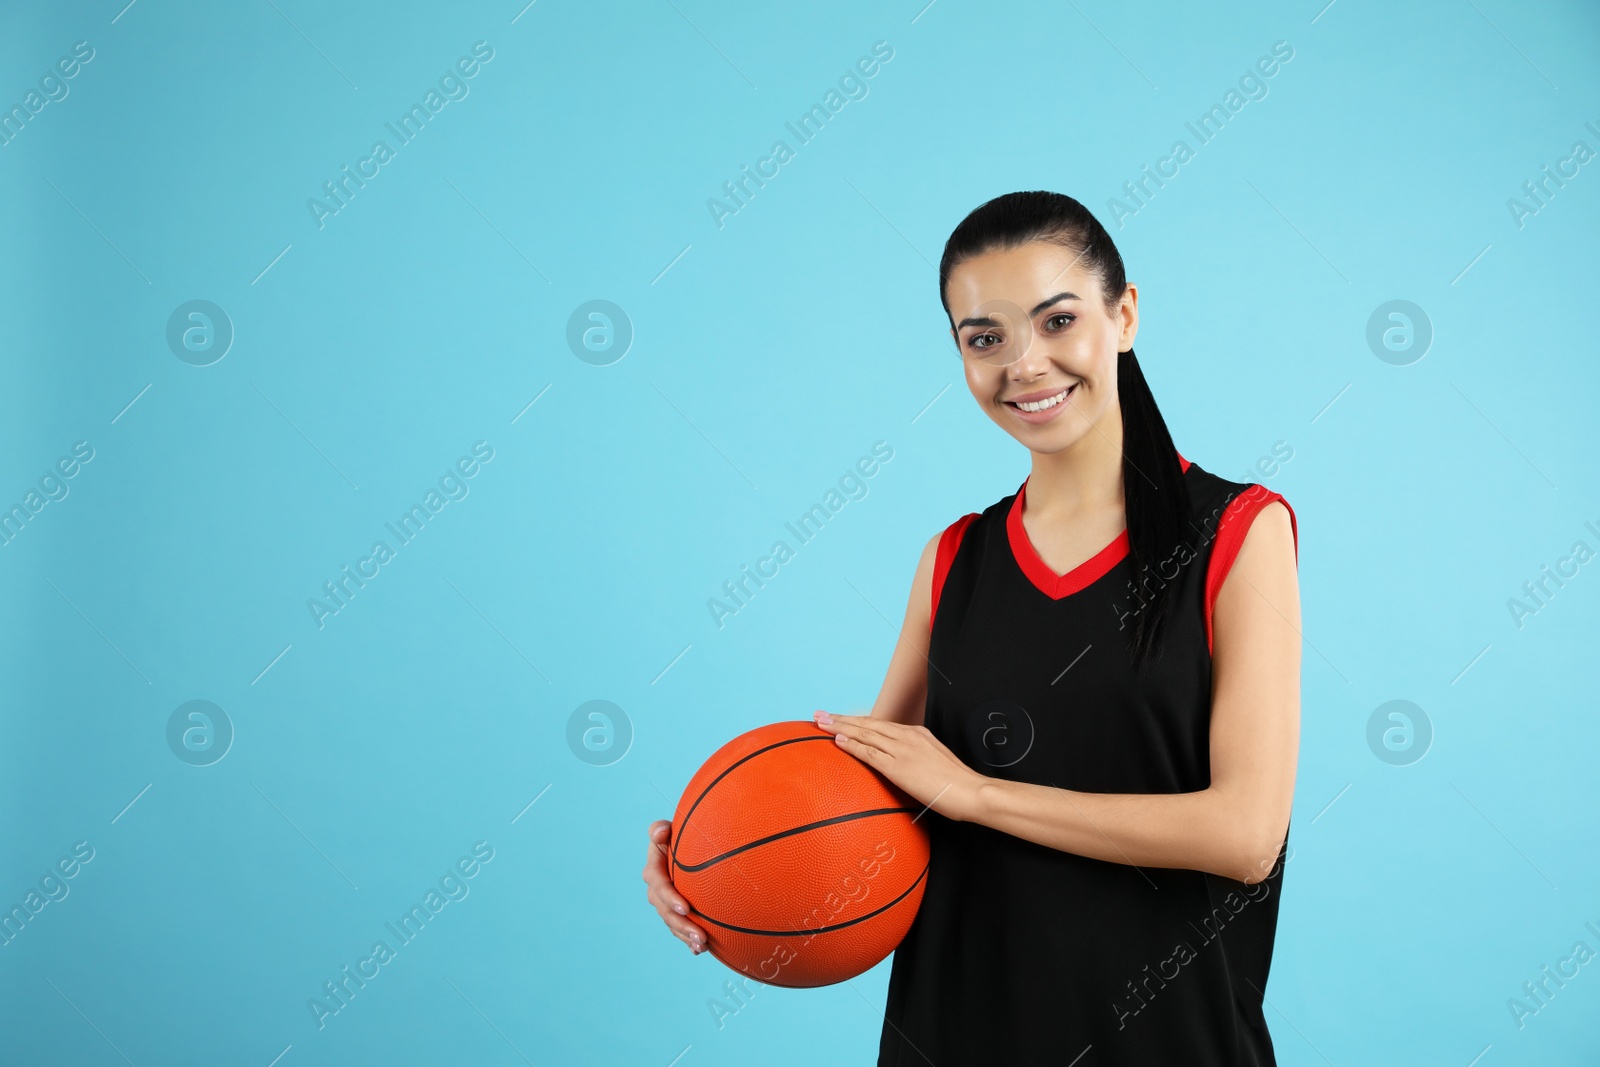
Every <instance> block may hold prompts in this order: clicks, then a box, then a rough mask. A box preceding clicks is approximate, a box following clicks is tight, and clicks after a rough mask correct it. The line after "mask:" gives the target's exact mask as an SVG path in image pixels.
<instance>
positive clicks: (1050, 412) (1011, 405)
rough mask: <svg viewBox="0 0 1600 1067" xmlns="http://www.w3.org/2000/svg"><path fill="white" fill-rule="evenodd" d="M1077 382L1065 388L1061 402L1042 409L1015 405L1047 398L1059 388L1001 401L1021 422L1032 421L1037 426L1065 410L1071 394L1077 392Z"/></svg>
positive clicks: (1053, 394) (1024, 394)
mask: <svg viewBox="0 0 1600 1067" xmlns="http://www.w3.org/2000/svg"><path fill="white" fill-rule="evenodd" d="M1079 384H1080V383H1077V382H1074V383H1073V384H1072V385H1071V386H1069V387H1068V388H1067V395H1066V397H1065V398H1064V399H1063V400H1062V401H1061V403H1059V404H1057V405H1056V406H1055V407H1053V408H1046V409H1045V410H1043V411H1023V410H1022V409H1021V408H1019V407H1017V406H1016V405H1017V404H1018V403H1019V402H1021V403H1029V402H1032V401H1035V400H1045V399H1048V398H1049V397H1052V396H1055V395H1056V394H1057V393H1059V392H1061V390H1060V389H1059V388H1057V389H1050V390H1047V391H1045V392H1040V393H1023V394H1022V395H1021V396H1014V397H1011V398H1010V399H1008V400H1004V401H1001V403H1003V404H1005V406H1006V408H1007V410H1009V411H1010V412H1011V413H1012V414H1013V415H1015V416H1016V417H1017V418H1019V419H1021V420H1022V421H1023V422H1027V423H1032V424H1033V425H1035V426H1037V425H1040V424H1041V423H1046V422H1049V421H1050V420H1052V419H1054V418H1056V417H1057V416H1059V415H1060V414H1061V413H1062V412H1063V411H1066V410H1067V405H1068V402H1069V401H1070V400H1071V399H1072V397H1073V394H1075V393H1076V392H1077V390H1078V385H1079Z"/></svg>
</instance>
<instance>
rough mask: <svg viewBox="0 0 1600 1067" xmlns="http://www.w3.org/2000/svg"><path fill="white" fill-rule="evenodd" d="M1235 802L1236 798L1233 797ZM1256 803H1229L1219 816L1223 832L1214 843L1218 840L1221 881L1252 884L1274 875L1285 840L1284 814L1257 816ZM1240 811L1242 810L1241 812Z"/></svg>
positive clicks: (1280, 860) (1285, 816)
mask: <svg viewBox="0 0 1600 1067" xmlns="http://www.w3.org/2000/svg"><path fill="white" fill-rule="evenodd" d="M1235 800H1237V798H1235ZM1259 806H1261V805H1259V801H1250V803H1230V805H1227V808H1224V811H1222V813H1218V814H1219V816H1221V819H1222V822H1224V827H1226V829H1224V830H1222V833H1219V835H1218V838H1216V840H1219V841H1222V843H1224V846H1222V849H1221V853H1222V856H1221V862H1219V864H1218V867H1219V870H1214V872H1213V873H1219V875H1222V877H1224V878H1232V880H1235V881H1243V883H1245V885H1256V883H1258V881H1266V880H1267V878H1270V877H1272V875H1274V873H1275V870H1277V867H1278V864H1280V862H1282V859H1283V845H1285V841H1286V838H1288V814H1283V816H1282V817H1280V816H1277V814H1275V813H1258V811H1254V808H1259ZM1242 808H1243V809H1242Z"/></svg>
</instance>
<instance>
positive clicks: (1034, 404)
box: [1004, 383, 1078, 412]
mask: <svg viewBox="0 0 1600 1067" xmlns="http://www.w3.org/2000/svg"><path fill="white" fill-rule="evenodd" d="M1077 388H1078V386H1077V383H1073V384H1072V385H1069V386H1067V388H1065V389H1063V390H1061V392H1059V393H1057V394H1056V395H1055V396H1048V397H1045V398H1044V399H1043V400H1030V401H1028V402H1027V403H1024V404H1019V403H1017V402H1016V401H1014V400H1007V401H1004V403H1005V404H1006V405H1008V406H1010V407H1014V408H1016V409H1017V410H1018V411H1027V412H1035V411H1049V410H1050V409H1051V408H1053V407H1055V406H1056V405H1057V404H1061V403H1064V402H1065V401H1066V399H1067V397H1069V396H1071V395H1072V393H1073V390H1075V389H1077Z"/></svg>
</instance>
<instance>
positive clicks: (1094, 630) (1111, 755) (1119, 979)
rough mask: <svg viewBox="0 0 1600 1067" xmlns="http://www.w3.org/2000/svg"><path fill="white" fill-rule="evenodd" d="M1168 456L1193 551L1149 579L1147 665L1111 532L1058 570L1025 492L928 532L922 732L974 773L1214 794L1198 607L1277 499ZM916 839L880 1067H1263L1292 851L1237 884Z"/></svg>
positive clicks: (1204, 629)
mask: <svg viewBox="0 0 1600 1067" xmlns="http://www.w3.org/2000/svg"><path fill="white" fill-rule="evenodd" d="M1178 459H1179V462H1180V464H1181V465H1182V467H1183V470H1184V479H1185V484H1186V486H1187V488H1188V490H1189V494H1190V497H1191V506H1192V523H1191V533H1190V535H1189V538H1188V541H1187V543H1186V544H1185V545H1184V546H1183V547H1182V548H1180V549H1179V550H1178V551H1176V552H1175V553H1174V555H1173V557H1172V558H1171V559H1168V560H1164V561H1160V562H1158V563H1156V564H1154V565H1152V567H1151V571H1150V572H1149V573H1147V575H1146V582H1147V583H1148V582H1154V581H1158V580H1159V581H1161V582H1165V583H1167V584H1168V585H1169V588H1168V590H1167V594H1166V595H1167V596H1169V597H1170V598H1171V602H1170V605H1169V608H1168V611H1169V615H1168V617H1167V619H1166V621H1165V623H1164V638H1163V649H1162V652H1161V655H1160V657H1159V658H1157V659H1155V660H1153V661H1150V662H1148V663H1147V665H1145V666H1144V667H1142V668H1138V669H1136V668H1135V667H1134V666H1133V665H1132V664H1131V662H1130V658H1129V649H1130V647H1131V635H1132V632H1133V623H1134V622H1135V620H1136V617H1137V613H1138V612H1139V611H1140V610H1141V609H1142V605H1143V603H1144V602H1145V597H1142V596H1141V594H1140V591H1139V589H1138V588H1137V587H1136V586H1135V584H1134V577H1135V575H1134V573H1133V568H1132V564H1131V562H1130V560H1129V558H1128V548H1129V543H1128V534H1127V531H1126V530H1124V531H1123V532H1122V534H1120V535H1119V536H1118V538H1117V539H1116V540H1115V541H1113V542H1112V543H1111V544H1110V545H1107V546H1106V547H1105V549H1104V550H1102V551H1101V552H1100V553H1099V554H1097V555H1096V556H1094V557H1093V558H1091V559H1089V560H1087V561H1086V562H1084V563H1083V564H1082V565H1080V566H1078V567H1076V568H1074V569H1073V570H1072V571H1071V572H1070V573H1068V574H1065V575H1058V574H1055V573H1054V572H1052V571H1051V570H1050V568H1049V567H1048V566H1047V565H1046V564H1045V563H1044V561H1043V560H1042V559H1040V557H1039V555H1038V553H1037V552H1036V551H1035V550H1034V548H1033V546H1032V543H1031V542H1030V541H1029V540H1028V535H1027V532H1026V530H1025V529H1024V527H1023V525H1022V501H1023V496H1024V492H1025V490H1026V488H1027V482H1026V481H1024V482H1023V485H1022V487H1020V488H1019V489H1018V490H1017V492H1016V493H1013V494H1012V495H1010V496H1008V497H1006V498H1004V499H1003V500H1000V501H999V502H997V503H995V504H993V505H992V506H990V507H989V508H988V509H986V510H985V511H984V512H983V513H982V514H981V515H980V514H972V515H966V516H963V517H962V518H961V519H960V520H958V521H957V522H955V523H953V524H952V525H951V526H950V527H949V529H947V530H946V531H945V533H944V536H943V537H942V538H941V539H940V546H939V553H938V560H937V563H936V566H935V571H934V583H933V605H932V610H933V628H932V634H931V644H930V647H929V651H928V661H929V666H928V700H927V708H926V714H925V719H924V722H925V724H926V726H927V727H928V729H929V730H930V731H931V732H932V733H933V735H934V736H935V737H937V738H939V740H940V741H942V742H943V743H944V744H945V745H947V746H948V747H949V748H950V749H951V750H952V751H953V752H955V753H956V754H957V755H958V756H960V757H961V759H962V760H963V761H964V762H965V763H967V764H968V765H969V766H971V767H972V768H974V769H975V770H977V771H979V772H981V773H982V774H984V775H987V776H990V777H998V778H1006V779H1011V780H1015V781H1023V782H1033V783H1037V784H1040V785H1050V786H1059V787H1062V788H1066V789H1073V790H1081V791H1085V792H1092V793H1185V792H1192V791H1196V790H1200V789H1204V788H1205V787H1206V786H1207V785H1209V784H1210V778H1211V772H1210V719H1211V607H1212V605H1213V604H1214V603H1215V600H1216V595H1217V591H1218V590H1219V589H1220V588H1221V585H1222V579H1223V578H1224V577H1226V575H1227V571H1228V568H1229V567H1230V566H1231V565H1232V563H1233V560H1234V559H1235V558H1236V557H1237V554H1238V551H1239V547H1240V545H1241V544H1242V543H1243V540H1244V535H1245V532H1246V531H1247V530H1248V528H1249V526H1250V523H1251V521H1252V520H1253V519H1254V517H1255V515H1256V514H1257V513H1258V512H1259V511H1260V510H1261V508H1262V507H1264V506H1265V505H1266V504H1267V503H1268V502H1270V501H1273V500H1277V501H1281V502H1283V503H1284V506H1285V507H1288V502H1287V501H1284V500H1283V498H1282V497H1281V496H1279V495H1278V494H1277V493H1274V492H1271V491H1269V490H1267V489H1265V488H1264V487H1262V486H1260V485H1256V484H1253V483H1243V482H1232V481H1227V480H1225V479H1222V478H1219V477H1217V476H1216V475H1214V474H1211V473H1209V472H1207V471H1205V470H1202V469H1201V468H1200V467H1199V466H1198V465H1197V464H1194V463H1191V462H1190V461H1188V460H1186V459H1184V458H1183V456H1182V455H1179V457H1178ZM1290 517H1291V522H1292V521H1293V511H1292V510H1291V511H1290ZM1295 536H1296V549H1297V554H1298V529H1296V533H1295ZM1145 588H1146V589H1148V588H1150V586H1149V585H1148V584H1147V585H1146V586H1145ZM923 821H925V822H927V823H928V831H929V834H930V836H931V839H932V844H933V850H932V862H931V864H930V866H929V870H928V884H927V888H926V890H925V893H924V896H923V899H922V905H921V908H920V909H919V911H918V913H917V917H916V920H915V922H914V923H913V924H912V926H911V929H910V931H909V932H908V933H907V935H906V938H905V940H904V941H903V942H902V943H901V944H900V946H899V948H898V949H897V950H896V951H895V955H894V963H893V967H892V969H891V971H890V977H889V993H888V1004H887V1009H886V1011H885V1015H884V1025H883V1033H882V1037H881V1040H880V1044H879V1058H878V1063H879V1067H927V1065H929V1064H932V1065H934V1067H967V1065H983V1067H988V1065H1005V1067H1023V1065H1032V1064H1051V1065H1055V1067H1068V1065H1072V1067H1109V1065H1128V1067H1167V1065H1171V1067H1179V1065H1182V1067H1235V1065H1238V1067H1243V1065H1251V1067H1258V1065H1264V1064H1273V1063H1275V1062H1276V1060H1275V1059H1274V1057H1273V1050H1272V1040H1271V1037H1270V1035H1269V1033H1268V1031H1267V1025H1266V1020H1265V1018H1264V1016H1263V1013H1262V1000H1263V997H1264V991H1265V988H1266V984H1267V971H1268V968H1269V966H1270V964H1271V958H1272V945H1273V937H1274V933H1275V931H1276V927H1277V917H1278V898H1279V893H1280V891H1281V888H1282V882H1283V864H1284V859H1285V857H1286V855H1287V854H1288V835H1287V833H1286V834H1285V838H1284V844H1283V846H1282V847H1281V848H1280V850H1279V855H1278V863H1277V865H1276V866H1274V868H1273V869H1272V871H1271V873H1270V874H1269V875H1268V877H1267V878H1266V879H1264V880H1263V881H1261V882H1258V883H1255V884H1246V883H1244V882H1239V881H1234V880H1232V879H1230V878H1225V877H1220V876H1218V875H1215V874H1209V873H1206V872H1202V871H1193V870H1180V869H1173V868H1148V867H1146V868H1140V867H1135V866H1132V865H1130V864H1127V863H1113V862H1108V861H1105V860H1099V859H1090V858H1088V857H1085V856H1079V855H1076V854H1073V853H1069V852H1063V851H1060V850H1058V849H1052V848H1049V847H1046V846H1044V845H1039V844H1035V843H1033V842H1030V841H1027V840H1024V839H1023V838H1020V837H1014V836H1012V835H1010V834H1006V833H1002V832H1000V831H998V830H993V829H990V828H989V827H985V826H981V825H979V824H977V823H962V822H953V821H951V820H948V819H945V818H943V817H942V816H940V815H938V814H937V813H935V812H931V811H930V812H928V813H927V814H926V815H924V816H923Z"/></svg>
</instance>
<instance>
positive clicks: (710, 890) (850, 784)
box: [669, 721, 928, 987]
mask: <svg viewBox="0 0 1600 1067" xmlns="http://www.w3.org/2000/svg"><path fill="white" fill-rule="evenodd" d="M922 810H923V809H922V805H920V804H918V803H916V802H915V801H914V800H912V799H911V798H910V797H908V796H907V795H906V794H905V793H903V792H901V791H900V790H899V789H898V788H896V787H895V786H894V785H892V784H891V783H890V782H889V781H888V780H887V779H885V778H884V777H883V776H882V775H880V774H879V773H878V772H877V771H874V770H872V769H871V768H870V767H868V766H867V765H866V764H864V763H862V762H861V761H860V760H857V759H856V758H855V757H854V756H850V755H847V754H845V753H844V752H841V751H839V746H838V745H837V744H836V743H835V742H834V740H833V735H832V734H829V733H827V732H826V731H824V730H822V729H820V728H819V727H818V726H817V725H816V724H815V723H812V722H803V721H796V722H775V723H772V724H771V725H770V726H761V727H757V728H756V729H754V730H751V731H750V732H749V733H745V734H740V735H739V736H738V737H736V738H734V739H733V740H732V741H729V742H728V743H727V744H726V745H723V746H722V747H721V748H719V749H718V750H717V751H716V752H715V753H714V754H713V755H712V757H711V758H710V759H709V760H707V761H706V762H705V765H704V766H703V767H701V768H700V770H699V771H698V772H696V774H695V776H694V777H693V778H691V779H690V780H689V785H688V787H687V788H686V789H684V791H683V797H682V799H680V800H679V801H678V810H677V812H676V813H674V815H673V818H672V834H671V838H670V840H669V853H670V857H671V862H670V864H669V866H670V868H671V871H672V881H673V884H674V885H675V886H676V887H677V889H678V892H680V893H682V894H683V896H684V898H685V899H686V900H688V901H689V906H690V908H691V912H692V913H691V915H690V918H692V919H694V920H695V921H696V922H697V923H699V924H700V926H701V927H703V928H704V929H705V931H706V933H707V935H708V936H709V937H710V943H709V945H708V946H707V947H708V948H709V949H710V950H711V954H712V955H713V956H715V957H716V958H717V959H719V960H721V961H722V962H723V963H725V964H727V965H728V966H729V967H732V968H733V969H734V970H736V971H741V972H743V973H745V974H748V975H750V976H751V977H752V978H755V979H757V980H758V981H761V982H764V983H766V984H768V985H778V986H791V987H802V986H820V985H831V984H833V983H834V982H842V981H844V980H845V979H847V978H854V977H855V976H856V975H858V974H861V973H862V972H863V971H866V970H868V969H870V968H871V967H872V966H873V965H875V964H877V963H878V962H879V961H881V960H882V959H883V958H884V957H885V956H887V955H888V954H889V953H891V952H893V951H894V949H895V946H896V945H898V944H899V943H900V941H901V939H902V938H904V937H905V935H906V931H907V930H909V929H910V928H911V920H912V919H914V918H915V917H916V914H917V907H918V906H919V905H920V904H921V903H922V890H923V887H924V886H925V885H926V884H927V874H928V834H927V831H926V830H925V829H923V825H922V823H921V822H918V821H917V818H918V816H919V814H920V813H921V811H922Z"/></svg>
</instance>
